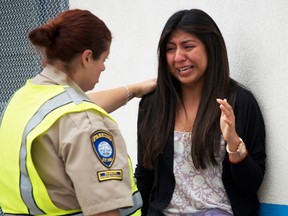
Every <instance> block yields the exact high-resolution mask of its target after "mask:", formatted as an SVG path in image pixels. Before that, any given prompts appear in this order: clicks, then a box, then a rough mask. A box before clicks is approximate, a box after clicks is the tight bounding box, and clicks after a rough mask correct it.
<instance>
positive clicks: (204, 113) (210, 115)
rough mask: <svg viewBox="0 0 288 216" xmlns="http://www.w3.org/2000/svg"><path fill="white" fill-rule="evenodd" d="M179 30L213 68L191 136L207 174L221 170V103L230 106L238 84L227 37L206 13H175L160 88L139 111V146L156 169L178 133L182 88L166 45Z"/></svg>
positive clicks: (161, 53)
mask: <svg viewBox="0 0 288 216" xmlns="http://www.w3.org/2000/svg"><path fill="white" fill-rule="evenodd" d="M175 30H182V31H185V32H187V33H190V34H193V35H195V36H197V37H198V38H199V39H200V40H201V41H202V43H203V44H204V45H205V48H206V53H207V59H208V65H207V69H206V72H205V80H204V86H203V90H202V93H201V100H200V105H199V108H198V112H197V116H196V119H195V123H194V126H193V130H192V134H193V136H192V143H193V145H192V148H191V156H192V159H193V163H194V166H195V168H196V169H205V168H206V167H207V166H208V165H216V164H217V161H216V160H215V151H217V150H219V147H220V140H221V130H220V123H219V118H220V109H219V105H218V103H217V102H216V98H228V102H230V101H231V94H229V95H228V86H229V82H230V83H231V82H232V83H233V85H237V84H236V83H235V82H234V81H232V80H231V79H230V78H229V64H228V57H227V51H226V46H225V42H224V39H223V37H222V34H221V32H220V30H219V28H218V27H217V25H216V23H215V22H214V20H213V19H212V18H211V17H210V16H209V15H208V14H206V13H205V12H203V11H201V10H198V9H191V10H182V11H179V12H176V13H175V14H173V15H172V16H171V17H170V18H169V20H168V21H167V23H166V25H165V26H164V29H163V31H162V34H161V37H160V41H159V44H158V61H159V65H158V84H157V88H156V90H155V92H154V93H153V94H151V95H148V96H146V97H143V99H142V100H141V102H140V106H139V116H138V146H139V148H140V154H142V155H141V157H142V158H143V165H144V166H145V167H146V168H152V167H153V165H154V162H155V160H156V158H157V157H158V155H159V154H161V153H162V152H163V149H164V147H165V144H166V142H167V141H168V139H169V136H170V135H171V133H173V131H174V125H175V115H176V111H177V107H178V105H179V103H182V99H181V89H180V83H179V81H178V80H177V79H176V78H175V77H173V75H171V73H170V71H169V69H168V64H167V60H166V45H167V40H168V38H169V36H170V35H171V33H172V32H173V31H175ZM230 85H231V84H230ZM232 95H233V94H232ZM188 109H189V108H188Z"/></svg>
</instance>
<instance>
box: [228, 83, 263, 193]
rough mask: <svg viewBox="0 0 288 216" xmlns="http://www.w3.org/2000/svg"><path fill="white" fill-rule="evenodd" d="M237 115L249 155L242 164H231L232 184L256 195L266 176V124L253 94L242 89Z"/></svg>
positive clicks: (241, 135)
mask: <svg viewBox="0 0 288 216" xmlns="http://www.w3.org/2000/svg"><path fill="white" fill-rule="evenodd" d="M234 114H235V124H236V132H237V133H238V136H239V137H241V138H242V139H243V141H244V143H245V145H246V148H247V150H248V155H247V157H246V158H245V159H244V160H243V161H241V162H240V163H236V164H233V163H230V162H228V163H229V165H230V171H231V177H232V181H233V185H234V186H235V187H236V188H237V189H238V191H241V192H242V193H255V192H256V191H257V190H258V189H259V187H260V186H261V184H262V181H263V178H264V173H265V158H266V153H265V124H264V120H263V116H262V113H261V110H260V108H259V105H258V103H257V101H256V99H255V97H254V96H253V94H252V93H251V92H249V91H248V90H245V89H243V88H240V90H239V91H238V93H237V96H236V101H235V107H234ZM227 160H228V159H227Z"/></svg>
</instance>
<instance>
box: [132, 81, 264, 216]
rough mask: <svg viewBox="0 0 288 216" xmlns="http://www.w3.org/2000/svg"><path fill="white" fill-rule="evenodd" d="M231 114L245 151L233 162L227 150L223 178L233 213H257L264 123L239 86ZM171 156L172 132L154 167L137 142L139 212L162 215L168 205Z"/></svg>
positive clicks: (251, 98) (241, 215)
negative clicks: (147, 164) (145, 162)
mask: <svg viewBox="0 0 288 216" xmlns="http://www.w3.org/2000/svg"><path fill="white" fill-rule="evenodd" d="M145 99H146V98H143V99H142V100H145ZM234 114H235V118H236V119H235V121H236V131H237V133H238V135H239V137H241V138H242V139H243V141H244V142H245V145H246V147H247V149H248V155H247V157H246V158H245V159H244V160H243V161H241V162H240V163H238V164H232V163H230V162H229V160H228V154H226V156H225V158H224V161H223V173H222V180H223V184H224V187H225V189H226V192H227V195H228V198H229V200H230V203H231V206H232V210H233V213H234V215H235V216H256V215H258V209H259V206H260V204H259V201H258V197H257V191H258V189H259V187H260V186H261V183H262V181H263V177H264V173H265V158H266V154H265V125H264V120H263V117H262V114H261V111H260V108H259V106H258V103H257V101H256V99H255V98H254V96H253V95H252V93H251V92H249V91H248V90H246V89H244V88H242V87H239V89H238V92H237V95H236V99H235V107H234ZM141 115H142V114H140V113H139V116H138V122H139V121H141ZM173 156H174V148H173V133H172V134H171V135H170V139H169V140H168V142H167V143H166V145H165V149H164V152H163V154H161V155H160V156H159V157H158V158H157V160H156V162H155V166H154V168H153V170H147V169H145V168H144V167H143V165H142V164H143V163H142V154H141V149H139V146H138V164H137V166H136V171H135V177H136V178H137V185H138V189H139V191H140V193H141V195H142V198H143V208H142V215H149V216H158V215H163V214H162V211H163V210H164V209H165V208H166V207H167V206H168V205H169V203H170V201H171V198H172V194H173V191H174V187H175V178H174V174H173Z"/></svg>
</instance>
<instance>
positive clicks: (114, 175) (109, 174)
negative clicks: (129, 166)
mask: <svg viewBox="0 0 288 216" xmlns="http://www.w3.org/2000/svg"><path fill="white" fill-rule="evenodd" d="M97 174H98V180H99V181H100V182H102V181H107V180H122V178H123V174H122V170H105V171H99V172H97Z"/></svg>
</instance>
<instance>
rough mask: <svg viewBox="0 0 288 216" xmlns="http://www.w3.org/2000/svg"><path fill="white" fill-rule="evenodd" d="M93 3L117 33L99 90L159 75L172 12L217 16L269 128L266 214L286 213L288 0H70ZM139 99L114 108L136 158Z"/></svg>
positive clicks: (236, 68)
mask: <svg viewBox="0 0 288 216" xmlns="http://www.w3.org/2000/svg"><path fill="white" fill-rule="evenodd" d="M70 7H71V8H81V9H88V10H90V11H91V12H93V13H94V14H95V15H97V16H99V17H100V18H101V19H103V20H104V22H105V23H106V24H107V25H108V27H109V28H110V29H111V31H112V33H113V43H112V47H111V54H110V57H109V59H108V61H107V63H106V71H105V72H104V73H103V74H102V76H101V79H100V80H101V81H100V83H99V84H98V85H97V86H96V87H95V90H100V89H106V88H110V87H116V86H119V85H122V84H129V83H132V82H138V81H142V80H144V79H148V78H152V77H156V74H157V72H156V70H157V52H156V51H157V43H158V39H159V36H160V32H161V30H162V28H163V26H164V23H165V22H166V21H167V19H168V17H169V16H170V15H172V13H174V12H175V11H177V10H180V9H190V8H199V9H202V10H204V11H206V12H207V13H208V14H209V15H211V16H212V17H213V19H214V20H215V21H216V23H217V24H218V26H219V28H220V30H221V31H222V33H223V36H224V38H225V40H226V45H227V49H228V54H229V60H230V69H231V76H232V77H233V78H235V79H236V80H238V81H240V82H242V83H243V84H244V85H246V86H248V87H249V88H250V89H251V90H252V91H253V92H254V94H255V96H256V97H257V99H258V102H259V104H260V107H261V109H262V112H263V115H264V118H265V122H266V130H267V156H268V158H267V173H266V176H265V180H264V183H263V185H262V187H261V189H260V192H259V195H260V201H261V203H262V205H261V211H260V213H261V215H269V216H273V215H277V216H279V215H288V184H287V180H288V169H287V168H286V164H287V163H288V159H287V155H288V145H287V140H288V136H287V129H288V126H287V119H288V117H287V115H288V111H287V107H288V99H287V92H288V84H287V83H288V75H287V70H288V15H287V14H288V2H287V0H274V1H269V0H254V1H248V0H234V1H231V0H217V1H215V0H177V1H172V0H157V1H156V0H117V1H115V0H85V1H83V0H70ZM138 102H139V99H134V100H133V101H131V102H130V103H129V104H127V105H126V106H125V107H123V108H122V109H120V110H117V111H115V112H114V113H112V116H113V117H115V118H116V120H118V123H119V125H120V128H121V130H122V132H123V135H124V138H125V140H126V141H127V145H128V149H129V153H130V155H131V157H132V160H133V162H134V165H135V163H136V122H137V108H138Z"/></svg>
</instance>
